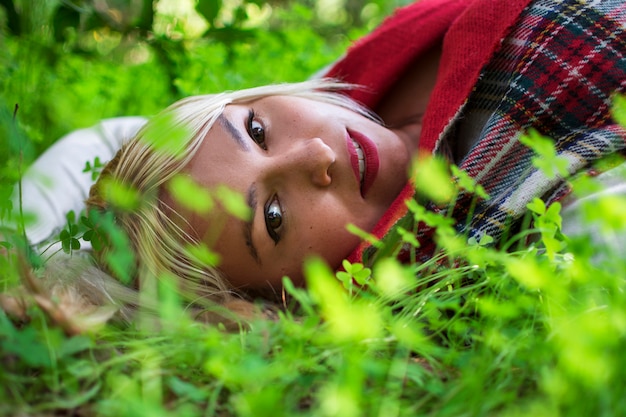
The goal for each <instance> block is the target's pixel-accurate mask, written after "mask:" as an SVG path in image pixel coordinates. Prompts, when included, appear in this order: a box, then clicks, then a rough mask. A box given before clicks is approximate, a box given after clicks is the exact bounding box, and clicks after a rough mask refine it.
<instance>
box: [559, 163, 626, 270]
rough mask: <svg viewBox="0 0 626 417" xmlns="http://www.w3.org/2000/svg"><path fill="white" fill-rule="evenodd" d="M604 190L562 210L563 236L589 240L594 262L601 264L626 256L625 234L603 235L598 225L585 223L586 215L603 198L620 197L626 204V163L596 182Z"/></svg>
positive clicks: (572, 203)
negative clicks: (608, 258) (616, 255)
mask: <svg viewBox="0 0 626 417" xmlns="http://www.w3.org/2000/svg"><path fill="white" fill-rule="evenodd" d="M594 181H597V182H598V183H599V184H601V185H602V186H603V189H602V190H601V191H598V192H594V193H592V194H590V195H588V196H585V197H582V198H579V199H573V201H570V202H568V203H566V202H564V204H563V208H562V210H561V217H562V222H563V223H562V232H563V233H565V234H566V235H567V236H570V237H574V238H579V237H583V238H588V239H590V243H591V244H592V245H593V247H594V248H597V252H596V253H595V254H594V260H595V261H596V262H600V261H601V260H603V259H606V258H607V257H610V256H611V255H612V254H620V255H622V254H623V253H624V248H625V247H626V233H625V231H624V230H615V231H611V232H608V233H607V232H606V231H605V232H603V231H602V230H600V227H599V226H598V224H597V223H594V222H592V221H591V222H590V221H589V220H587V219H586V217H587V216H586V212H587V211H588V210H590V209H591V210H593V209H594V208H597V206H598V203H599V202H600V200H601V199H602V198H605V197H607V196H611V197H621V198H622V199H624V200H625V201H626V162H625V163H622V164H620V165H618V166H616V167H615V168H613V169H610V170H608V171H606V172H604V173H602V174H600V175H598V176H597V177H595V178H594Z"/></svg>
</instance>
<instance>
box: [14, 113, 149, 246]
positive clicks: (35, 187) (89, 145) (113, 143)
mask: <svg viewBox="0 0 626 417" xmlns="http://www.w3.org/2000/svg"><path fill="white" fill-rule="evenodd" d="M146 122H147V119H146V118H143V117H117V118H113V119H106V120H103V121H101V122H100V123H98V124H97V125H95V126H93V127H90V128H86V129H80V130H76V131H74V132H71V133H69V134H67V135H66V136H64V137H62V138H61V139H59V140H58V141H57V142H56V143H55V144H54V145H52V146H51V147H50V148H49V149H48V150H46V151H45V152H44V153H43V154H42V155H41V156H39V158H37V160H36V161H35V162H34V163H33V165H31V166H30V167H29V168H28V170H27V171H26V172H25V174H24V176H23V177H22V210H23V212H24V217H25V218H26V219H27V221H26V224H25V228H26V236H27V237H28V239H29V241H30V243H31V244H33V245H36V244H39V243H41V242H43V241H45V240H48V239H49V238H51V237H52V236H53V234H54V233H55V232H57V231H58V230H59V229H61V228H62V227H63V226H64V225H65V222H66V219H65V216H66V214H67V213H68V212H69V211H70V210H74V212H75V213H76V215H77V216H78V214H79V213H80V212H81V210H83V208H84V200H85V199H86V198H87V195H88V194H89V188H91V185H92V184H93V182H94V181H93V180H92V175H91V172H83V169H84V168H85V164H86V162H88V161H89V162H90V163H91V164H93V162H94V160H95V159H96V157H98V158H100V162H101V163H102V164H106V163H107V162H108V161H109V160H110V159H111V158H112V157H113V156H114V155H115V153H116V152H117V150H118V149H119V148H120V147H121V146H122V144H123V143H124V142H125V141H127V140H128V139H130V138H132V137H133V136H134V135H135V133H137V131H138V130H139V129H140V128H141V127H142V126H143V125H144V124H145V123H146ZM13 207H14V210H17V207H19V196H18V186H17V185H16V187H15V189H14V192H13Z"/></svg>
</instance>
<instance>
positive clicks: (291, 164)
mask: <svg viewBox="0 0 626 417" xmlns="http://www.w3.org/2000/svg"><path fill="white" fill-rule="evenodd" d="M270 159H271V161H270V163H269V164H270V168H269V173H270V175H280V176H287V177H294V176H301V177H302V178H304V179H305V180H308V181H310V182H311V183H312V184H314V185H316V186H318V187H328V186H329V185H330V184H331V182H332V178H331V176H330V168H331V166H332V165H333V164H334V163H335V160H336V155H335V152H334V151H333V150H332V149H331V148H330V147H329V146H328V145H327V144H326V143H325V142H324V141H323V140H322V139H320V138H311V139H306V140H301V141H297V142H294V143H293V144H292V145H291V146H290V147H289V149H287V150H286V151H285V152H282V153H280V154H278V155H276V156H275V157H274V158H270Z"/></svg>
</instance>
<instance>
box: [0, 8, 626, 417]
mask: <svg viewBox="0 0 626 417" xmlns="http://www.w3.org/2000/svg"><path fill="white" fill-rule="evenodd" d="M42 13H43V12H42ZM280 13H284V14H283V15H281V16H282V17H280V19H282V20H281V22H282V23H281V24H282V26H280V27H279V28H278V29H276V30H275V31H269V32H266V31H265V30H258V31H253V32H252V34H253V36H252V37H251V38H246V39H245V40H242V41H240V42H235V43H232V44H224V43H221V42H217V41H216V40H215V39H212V38H199V39H195V40H188V41H185V42H178V41H175V40H172V39H165V38H164V39H162V42H160V44H158V45H155V44H154V43H152V44H151V43H150V42H148V41H146V40H144V39H142V38H140V37H139V38H132V39H130V38H129V39H128V43H127V44H126V43H124V42H121V41H119V42H118V41H116V40H115V39H118V38H115V36H113V35H115V33H112V34H111V39H108V40H107V41H106V42H109V43H111V42H112V43H113V44H114V45H113V46H110V45H109V46H107V45H100V46H97V45H95V44H88V43H87V42H88V41H89V39H93V34H92V33H91V32H88V31H87V32H85V33H82V34H81V33H76V34H75V35H76V36H77V39H78V40H79V41H80V42H83V44H78V45H79V46H80V45H82V46H81V47H80V48H78V47H77V44H72V43H71V42H69V41H64V42H55V41H54V40H53V38H52V37H51V36H50V35H49V34H47V35H46V34H45V33H44V34H42V33H40V32H39V31H33V33H30V34H22V35H20V36H13V35H8V34H7V35H5V36H4V37H3V38H2V42H1V45H0V61H1V62H0V63H1V65H0V73H1V74H2V76H0V80H2V81H0V83H1V88H2V90H0V91H1V93H2V94H1V99H2V102H1V103H0V104H1V105H2V108H1V112H0V122H1V123H0V126H1V128H2V132H3V136H2V138H3V143H2V146H3V150H5V151H6V152H3V153H2V158H4V159H3V165H2V167H4V168H3V169H2V171H1V173H2V174H1V176H0V179H1V180H2V188H1V189H0V191H2V194H1V195H2V199H3V205H2V208H3V210H4V209H6V206H7V203H6V201H5V200H6V199H7V197H8V192H9V190H10V188H11V187H12V184H13V183H14V182H15V180H16V178H17V177H18V176H19V175H18V174H19V171H20V170H23V169H24V167H25V166H26V165H27V164H28V161H29V160H31V159H32V158H34V157H35V156H36V155H37V154H38V153H40V152H41V151H43V150H44V149H45V148H46V147H47V146H49V145H50V144H51V143H52V142H53V141H54V140H55V139H56V138H57V137H58V136H60V135H61V134H63V133H66V132H67V131H69V130H71V129H75V128H77V127H82V126H88V125H90V124H92V123H94V122H96V121H97V120H99V119H100V118H103V117H109V116H115V115H128V114H152V113H154V112H155V111H157V110H158V109H160V108H161V107H163V106H165V105H166V104H169V102H171V101H173V100H175V99H177V98H179V97H181V96H184V95H187V94H195V93H200V92H210V91H217V90H220V89H223V88H233V89H234V88H240V87H244V86H248V85H253V84H262V83H267V82H273V81H291V80H299V79H303V78H306V76H308V75H309V74H310V73H312V72H314V71H315V70H316V69H318V68H320V67H321V66H323V65H325V64H327V63H329V62H332V60H334V59H336V57H338V56H339V55H340V54H341V51H342V50H343V49H344V48H345V45H346V43H347V42H348V39H346V38H345V37H339V38H338V40H337V38H334V39H335V42H331V43H328V42H326V41H325V40H323V38H322V36H321V35H320V34H319V33H317V32H315V31H313V30H312V29H311V22H313V20H314V19H315V17H314V16H312V15H311V14H310V12H307V11H306V10H303V9H301V8H295V9H291V12H290V13H287V12H280ZM280 13H279V12H276V14H277V15H279V14H280ZM280 19H279V20H280ZM274 24H276V23H274ZM324 30H328V31H331V30H336V28H335V29H333V28H332V27H326V28H325V29H324ZM356 33H357V32H355V34H354V35H353V36H356ZM90 35H91V38H90ZM81 36H82V38H81ZM120 36H121V35H120ZM77 42H78V41H77ZM89 42H91V41H89ZM116 42H117V43H116ZM98 48H100V49H101V50H103V51H104V52H98V51H99V49H98ZM159 48H161V49H162V50H164V51H165V52H164V53H165V54H166V57H165V58H166V59H165V58H159V56H158V54H159V53H161V52H159ZM285 50H288V51H289V56H288V60H289V62H290V64H289V66H287V65H282V63H283V61H282V60H283V59H287V58H283V57H284V56H285ZM142 51H143V52H145V53H146V54H147V55H146V56H147V58H146V59H141V60H139V61H137V62H130V63H129V59H130V58H129V57H131V56H136V55H137V54H139V55H141V53H143V52H142ZM133 54H135V55H133ZM251 54H254V56H255V57H256V59H255V60H254V65H250V61H251V60H250V56H251ZM131 61H132V60H131ZM216 62H217V64H216ZM225 63H226V64H227V65H226V64H225ZM618 100H619V99H618ZM15 103H19V110H18V111H17V114H16V115H15V117H14V115H13V113H14V105H15ZM625 107H626V106H624V103H623V100H622V104H621V109H622V110H621V113H616V114H618V116H619V115H620V114H621V116H619V117H622V118H623V115H624V108H625ZM619 117H616V118H619ZM20 150H22V155H24V156H21V155H20ZM24 151H26V152H25V154H24ZM584 186H585V184H584V183H581V184H579V185H578V189H579V190H583V189H584V188H585V187H584ZM624 204H626V202H624V201H623V200H619V199H618V200H611V201H609V200H607V201H606V202H605V203H603V204H597V205H594V206H593V207H589V210H588V212H589V216H588V217H589V218H588V219H587V221H588V222H589V224H590V225H591V224H592V225H593V227H594V228H596V229H598V230H602V231H603V233H604V234H605V236H606V238H607V239H609V240H610V239H611V238H612V236H615V235H620V234H623V233H625V232H626V230H625V229H626V214H624V213H626V210H624V209H623V208H624ZM532 208H533V210H534V211H535V214H534V217H535V225H537V227H541V230H537V232H538V233H539V234H540V236H541V237H540V239H539V240H538V241H537V242H536V243H534V244H532V245H530V246H526V247H521V246H519V245H518V243H519V242H520V241H521V239H523V238H524V235H518V236H513V237H512V238H511V243H510V248H512V249H511V251H509V252H502V251H498V250H496V249H493V248H490V247H488V246H487V245H484V244H480V243H477V242H467V241H466V239H463V237H458V236H454V235H452V234H450V233H447V228H446V224H447V223H446V221H445V219H435V220H433V221H434V222H436V223H438V224H439V228H440V231H441V233H440V236H441V240H440V244H441V249H442V253H444V254H446V255H448V256H449V258H448V260H447V261H446V260H443V258H437V259H433V260H432V261H430V262H428V263H426V264H414V265H401V264H398V263H397V262H396V261H395V260H394V258H393V256H386V257H383V259H379V260H378V262H377V264H376V265H375V266H374V267H373V270H372V271H368V270H359V267H358V266H356V265H346V266H347V268H346V269H347V270H348V272H350V273H351V274H352V275H353V276H354V277H355V279H356V280H358V281H359V282H362V285H361V286H358V287H357V286H354V285H352V279H351V276H349V275H342V274H339V276H335V274H334V273H333V272H331V271H330V270H329V269H328V268H327V267H326V266H325V265H324V264H323V263H321V262H320V261H318V260H315V259H313V260H311V261H310V262H309V263H307V265H306V271H307V280H308V283H309V286H308V289H306V290H304V289H296V288H293V286H291V285H290V283H289V282H288V281H286V282H285V289H286V292H287V301H286V306H285V307H286V308H285V309H284V311H281V312H280V313H279V314H278V318H277V319H276V320H261V319H258V320H256V321H253V322H252V323H251V324H250V326H249V328H247V329H242V330H241V331H234V332H228V331H225V330H224V329H223V328H221V327H220V326H206V325H202V324H199V323H195V322H193V321H192V320H190V319H188V318H186V316H185V314H184V312H183V311H181V308H180V306H179V305H178V304H176V302H175V300H172V299H170V298H171V297H170V298H164V299H162V300H160V303H161V304H160V306H161V308H160V309H159V311H160V313H159V317H158V319H159V320H158V321H154V320H150V319H149V318H146V319H142V320H137V321H136V323H135V324H134V325H133V326H131V327H123V326H118V325H115V324H111V325H108V326H105V327H104V328H102V329H100V330H97V331H94V332H92V333H88V334H84V335H81V336H74V337H68V336H66V335H65V334H64V333H63V331H62V330H61V329H60V328H59V327H58V326H55V325H53V324H51V322H50V320H49V319H48V318H47V316H46V315H45V314H44V312H43V311H41V310H40V309H37V308H32V309H31V310H30V311H29V313H30V316H31V321H30V323H28V324H17V323H14V322H13V321H11V320H10V319H9V318H8V317H7V316H6V315H5V314H4V313H2V312H0V415H34V416H48V415H101V416H115V417H118V416H133V417H135V416H160V415H176V416H255V417H257V416H272V417H276V416H281V415H284V416H342V417H350V416H380V417H392V416H419V415H437V416H492V415H497V416H522V415H524V416H525V415H532V416H546V417H547V416H550V417H552V416H559V415H563V416H619V415H625V414H626V396H625V395H624V392H625V391H626V355H624V352H625V351H626V293H625V279H626V262H624V260H623V251H620V250H618V249H611V248H602V247H598V246H597V245H594V244H592V243H591V241H590V239H588V238H580V239H577V240H572V239H569V238H567V237H565V236H562V235H561V234H560V233H559V228H558V224H559V220H560V216H559V214H558V211H555V210H554V209H553V210H547V211H546V210H545V209H543V208H542V207H541V204H539V203H536V202H535V203H534V204H533V206H532ZM3 215H4V212H3ZM482 243H485V242H482ZM596 253H604V254H606V256H605V257H604V258H603V259H600V260H597V259H594V258H593V257H592V256H593V255H594V254H596ZM451 260H454V261H455V262H454V267H452V266H451V265H450V262H452V261H451ZM20 275H21V273H20V269H19V266H18V265H17V264H16V260H15V258H13V257H10V256H1V257H0V290H2V291H5V290H7V289H9V288H11V287H12V286H14V285H16V284H17V283H18V282H19V281H20V279H21V278H20Z"/></svg>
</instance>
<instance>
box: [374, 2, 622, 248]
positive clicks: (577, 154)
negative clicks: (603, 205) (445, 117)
mask: <svg viewBox="0 0 626 417" xmlns="http://www.w3.org/2000/svg"><path fill="white" fill-rule="evenodd" d="M625 27H626V3H625V2H624V1H623V0H602V1H594V2H586V1H572V0H566V1H555V0H538V1H534V2H532V4H530V5H529V6H528V7H526V9H525V10H524V12H523V13H522V14H521V15H520V16H519V18H518V20H517V22H516V24H515V25H514V26H513V27H512V28H511V30H510V31H509V33H508V35H507V36H506V37H505V38H504V39H503V41H502V44H501V46H500V47H499V48H498V49H497V50H496V52H495V54H494V55H493V56H492V58H491V60H490V61H489V62H488V64H487V65H486V66H485V67H484V68H483V70H482V72H481V76H480V78H479V80H478V82H477V83H476V85H475V88H474V90H473V92H472V93H471V94H470V95H469V97H468V99H467V101H466V103H464V105H463V106H462V107H461V109H459V110H458V111H457V114H456V116H455V117H454V119H453V120H452V121H451V123H450V124H449V125H448V127H447V128H446V130H445V133H444V134H442V135H441V136H440V138H439V140H438V142H437V143H436V145H435V152H440V153H441V152H443V151H444V150H445V149H451V150H452V151H453V152H454V150H455V149H456V148H457V147H458V145H459V144H461V143H465V142H467V141H470V142H472V143H474V145H473V147H472V148H471V149H470V151H469V152H468V153H467V154H466V155H465V156H464V157H462V158H460V163H459V166H460V167H461V168H462V169H463V170H465V171H467V172H468V173H469V174H470V176H472V177H473V178H474V179H475V180H477V181H478V182H479V183H480V184H481V185H483V187H484V188H485V190H486V191H487V193H488V194H489V195H490V199H489V200H486V201H480V202H479V203H478V205H477V206H476V208H475V210H474V212H473V215H472V216H471V218H469V219H468V216H469V214H468V211H467V210H468V208H469V207H470V202H471V200H472V198H473V196H471V195H467V194H461V195H460V197H459V199H458V200H457V202H456V205H455V210H454V213H453V216H454V218H455V219H456V220H457V229H458V230H459V231H460V232H464V233H467V235H468V237H475V238H477V239H479V238H480V237H481V236H483V235H489V236H491V237H493V238H494V240H495V242H498V241H499V240H500V239H501V237H502V235H503V234H504V233H505V232H506V231H508V230H510V228H511V227H513V228H515V227H516V226H517V225H518V224H519V223H520V221H521V218H522V217H523V215H524V214H525V213H526V211H527V209H526V205H527V204H528V203H529V202H530V201H532V200H533V199H534V198H535V197H541V198H544V200H546V201H547V202H548V203H550V202H552V201H554V200H555V199H556V198H558V197H559V196H561V195H562V193H555V190H561V191H562V190H563V184H564V180H563V179H562V178H555V179H549V178H547V177H546V176H545V175H544V174H543V173H542V172H540V171H538V170H537V169H536V168H534V167H533V166H532V164H531V157H532V156H533V154H532V151H530V150H529V149H528V148H526V147H525V146H524V145H522V144H521V143H520V142H519V138H520V136H521V135H522V134H523V133H524V132H526V131H528V130H529V129H531V128H532V129H535V130H537V131H538V132H539V133H541V134H542V135H545V136H548V137H550V138H552V139H553V140H554V143H555V147H556V150H557V153H558V155H560V156H563V157H565V158H566V159H567V161H568V171H569V172H570V173H571V174H573V173H576V172H580V171H582V170H584V169H585V168H586V167H588V166H589V164H590V163H591V162H593V161H594V160H597V159H599V158H601V157H603V156H606V155H609V154H612V153H614V152H618V151H620V150H622V149H624V148H625V147H626V131H624V129H622V128H620V127H619V126H617V125H616V124H615V123H614V122H613V121H612V120H611V117H610V105H611V97H612V95H613V94H614V93H616V92H624V90H625V89H626V36H625V35H624V29H625ZM476 123H480V124H481V126H479V127H482V129H478V130H476V126H475V125H476ZM470 126H471V127H472V129H467V128H468V127H470ZM477 131H478V132H479V134H478V137H471V136H468V133H467V132H477ZM418 192H419V190H418ZM430 209H432V210H437V208H436V207H434V206H431V207H430ZM431 234H432V230H429V229H426V228H422V229H421V230H420V232H419V235H420V238H421V241H422V244H423V245H422V247H421V248H420V249H419V251H418V253H417V259H418V260H420V259H421V260H424V259H427V258H428V257H430V256H432V253H433V250H434V243H433V242H432V239H429V237H430V236H431ZM372 251H373V249H372V248H369V249H368V250H367V251H365V253H364V258H368V257H369V256H371V255H372V253H371V252H372ZM406 255H407V254H404V255H402V254H401V257H402V256H406Z"/></svg>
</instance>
